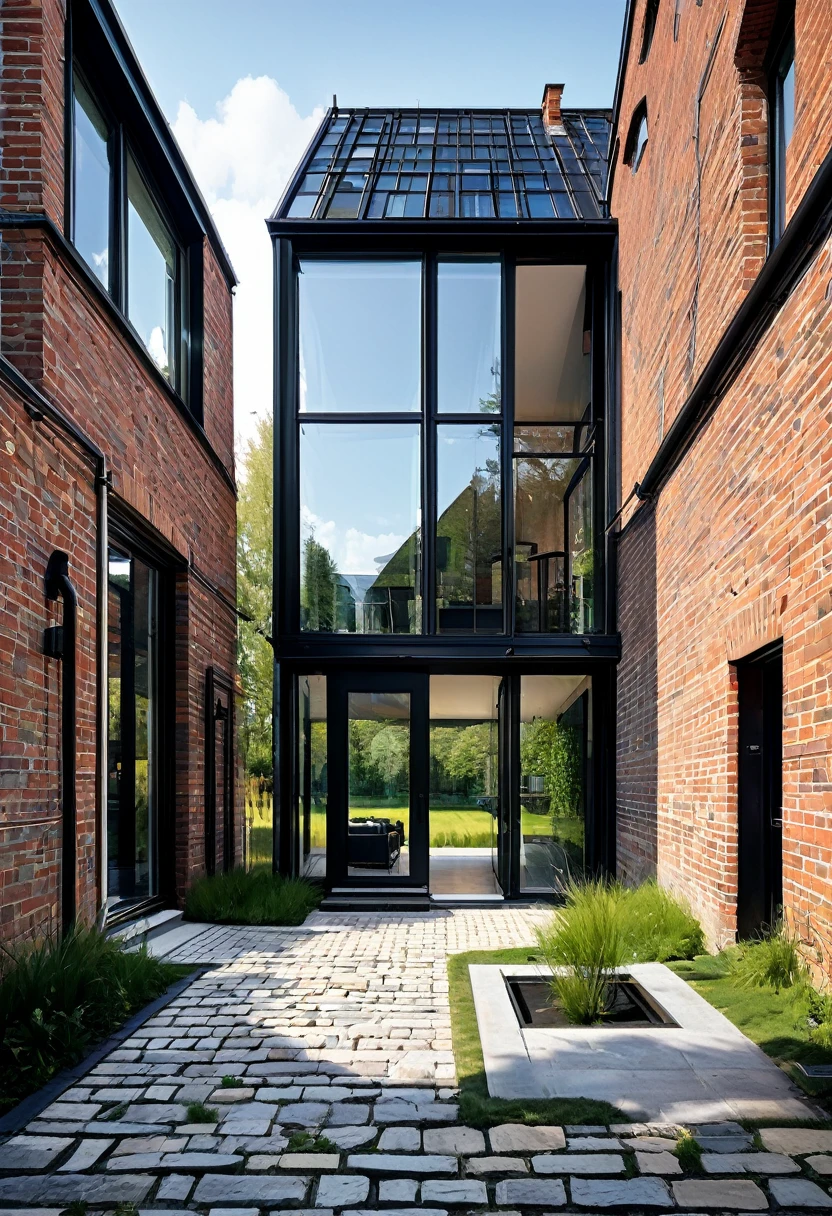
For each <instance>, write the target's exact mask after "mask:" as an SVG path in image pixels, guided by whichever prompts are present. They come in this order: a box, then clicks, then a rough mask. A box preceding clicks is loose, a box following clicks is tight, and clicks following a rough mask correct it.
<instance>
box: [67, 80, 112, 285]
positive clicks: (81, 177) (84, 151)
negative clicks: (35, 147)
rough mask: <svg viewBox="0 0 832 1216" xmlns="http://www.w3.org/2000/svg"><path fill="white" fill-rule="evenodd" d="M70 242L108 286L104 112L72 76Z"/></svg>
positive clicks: (106, 161)
mask: <svg viewBox="0 0 832 1216" xmlns="http://www.w3.org/2000/svg"><path fill="white" fill-rule="evenodd" d="M74 100H75V104H74V107H73V117H74V123H75V130H74V140H75V146H74V150H73V153H74V158H73V171H74V179H73V213H72V243H73V244H74V245H75V248H76V249H77V250H78V252H79V253H80V255H81V257H82V258H83V259H84V261H85V262H86V263H87V265H88V266H89V268H90V270H92V272H93V274H94V275H95V277H96V278H97V279H98V280H99V281H100V282H101V283H103V285H104V286H105V287H109V282H110V279H109V272H110V158H109V154H108V149H107V141H108V138H109V130H108V128H107V123H106V121H105V119H104V116H103V114H102V113H101V111H100V110H99V109H98V107H97V106H96V104H95V102H94V101H93V99H92V98H91V97H90V95H89V93H88V92H87V90H86V89H85V88H84V86H83V84H82V82H81V81H80V80H79V79H78V77H77V76H76V77H75V99H74Z"/></svg>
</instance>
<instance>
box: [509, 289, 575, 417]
mask: <svg viewBox="0 0 832 1216" xmlns="http://www.w3.org/2000/svg"><path fill="white" fill-rule="evenodd" d="M515 291H516V304H515V339H514V418H515V421H516V422H546V423H552V422H567V421H573V422H578V421H580V420H581V419H584V418H586V417H588V411H589V407H590V336H591V326H590V320H589V314H588V310H587V292H586V267H585V266H548V265H532V266H525V265H520V266H518V267H517V278H516V287H515Z"/></svg>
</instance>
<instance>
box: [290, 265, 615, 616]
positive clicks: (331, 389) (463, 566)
mask: <svg viewBox="0 0 832 1216" xmlns="http://www.w3.org/2000/svg"><path fill="white" fill-rule="evenodd" d="M505 273H506V272H505V270H504V266H503V262H502V260H501V259H499V258H497V257H491V258H482V257H471V258H463V257H447V258H438V259H436V260H435V261H434V260H433V259H430V258H429V259H426V261H425V262H424V264H423V263H422V262H421V261H417V260H415V259H414V260H404V259H401V258H399V259H396V258H391V259H382V258H378V259H375V260H359V259H346V258H344V259H339V260H327V259H313V258H305V259H303V260H302V262H301V264H300V266H299V273H298V320H299V335H298V384H297V389H298V414H297V419H296V423H297V427H298V441H299V474H300V502H299V512H300V529H299V533H300V534H299V537H298V545H299V550H298V563H299V575H300V578H299V586H300V604H299V605H298V606H297V607H299V609H300V627H301V629H302V630H303V631H305V632H327V633H358V634H362V633H403V634H417V633H422V632H430V633H440V634H448V633H456V634H492V635H493V634H503V633H506V632H514V631H517V632H520V633H547V634H552V633H585V632H589V631H591V630H592V629H594V628H595V609H594V597H593V591H594V588H595V586H596V585H597V579H596V577H595V574H596V572H595V538H594V530H593V461H594V456H595V447H594V445H595V444H596V442H597V435H598V425H597V420H596V419H595V418H594V415H593V408H592V402H591V374H590V368H591V362H592V356H591V322H590V314H591V300H590V292H589V291H588V288H587V272H586V267H585V266H572V265H553V264H525V263H524V264H518V265H516V266H514V267H510V268H509V273H510V274H511V275H513V276H514V293H513V294H514V299H515V316H514V319H513V320H514V324H513V326H512V329H513V332H514V334H515V339H514V342H515V348H514V351H513V352H509V353H510V355H511V356H512V357H511V361H510V363H509V366H510V367H511V368H512V370H513V376H512V378H513V385H512V392H511V393H510V394H508V400H507V399H506V394H505V393H504V391H503V390H504V385H503V383H502V375H501V366H502V363H503V360H504V357H505V356H504V350H503V347H504V342H505V336H504V333H503V319H502V318H503V314H504V299H505V298H506V294H507V293H506V292H505V291H504V277H505ZM508 294H509V295H510V292H509V293H508ZM423 315H424V316H425V317H426V320H427V325H426V328H425V327H424V326H423V320H422V318H423ZM423 328H425V332H423ZM423 369H424V370H423ZM507 409H508V410H510V411H512V413H513V421H512V415H511V414H508V415H507ZM426 496H427V497H426ZM423 512H424V515H423ZM512 521H513V525H512ZM423 597H428V598H427V599H426V601H425V602H426V605H427V608H426V611H425V612H424V613H423V610H422V608H423ZM297 607H296V610H297Z"/></svg>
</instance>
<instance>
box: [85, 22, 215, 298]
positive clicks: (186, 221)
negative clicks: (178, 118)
mask: <svg viewBox="0 0 832 1216" xmlns="http://www.w3.org/2000/svg"><path fill="white" fill-rule="evenodd" d="M67 22H68V26H69V30H70V32H69V47H70V49H71V50H72V51H73V53H74V54H75V55H77V56H78V57H79V60H80V62H81V64H82V65H84V64H85V63H86V64H87V65H88V68H90V67H93V66H94V69H95V70H94V73H93V72H90V73H89V74H90V75H92V76H94V79H93V81H92V83H93V84H94V85H95V87H96V89H97V91H100V92H103V93H104V94H105V99H106V100H108V101H109V102H110V104H111V105H112V103H113V100H115V99H117V101H118V110H119V113H118V115H117V117H118V118H119V119H120V121H122V122H124V124H125V125H126V126H127V128H128V130H129V132H130V135H131V138H132V141H133V142H134V143H135V144H136V146H137V148H138V150H139V152H140V155H141V156H142V158H143V159H144V160H146V161H147V163H148V165H149V166H150V167H151V168H152V170H153V174H154V176H155V178H156V180H157V181H158V183H159V187H160V189H161V192H162V196H163V198H164V201H165V203H166V204H167V205H168V207H169V209H170V210H171V211H172V212H173V213H174V217H175V220H176V223H177V226H178V227H179V229H180V230H181V233H182V237H183V239H184V240H185V241H186V242H187V243H190V242H191V241H194V240H196V239H197V237H199V238H201V237H203V236H207V238H208V240H209V242H210V244H211V247H212V249H213V251H214V253H215V255H216V258H217V261H218V263H219V265H220V268H221V270H222V272H223V275H224V276H225V279H226V281H227V283H228V285H229V287H234V286H236V284H237V276H236V275H235V273H234V267H233V266H232V265H231V259H230V258H229V256H228V252H227V250H226V249H225V247H224V245H223V243H222V238H221V237H220V235H219V232H218V230H217V227H216V224H215V223H214V221H213V219H212V217H211V212H210V210H209V208H208V204H207V203H206V201H205V199H204V198H203V196H202V193H201V192H200V189H199V187H198V186H197V184H196V181H195V179H194V177H193V175H192V173H191V170H190V168H189V167H188V164H187V162H186V160H185V158H184V156H183V155H182V152H181V151H180V148H179V145H178V144H177V142H176V139H175V138H174V136H173V133H172V131H171V129H170V127H169V125H168V123H167V121H166V119H165V117H164V114H163V113H162V110H161V108H160V106H159V104H158V102H157V101H156V98H155V97H154V96H153V92H152V90H151V88H150V85H149V84H148V82H147V79H146V77H145V75H144V73H143V71H142V69H141V66H140V64H139V61H138V59H137V57H136V53H135V51H134V50H133V47H132V46H131V44H130V40H129V38H128V37H127V34H126V32H125V29H124V27H123V25H122V24H121V21H120V20H119V17H118V15H117V13H116V11H115V8H114V7H113V5H112V3H111V0H72V2H71V5H70V8H69V15H68V18H67ZM71 70H72V60H71V59H69V60H68V62H67V71H68V73H69V74H70V76H71ZM70 89H71V84H70ZM69 95H71V94H69Z"/></svg>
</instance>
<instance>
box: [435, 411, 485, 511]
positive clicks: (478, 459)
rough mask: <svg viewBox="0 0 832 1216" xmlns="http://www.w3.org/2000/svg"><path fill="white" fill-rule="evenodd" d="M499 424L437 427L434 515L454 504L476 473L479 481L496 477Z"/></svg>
mask: <svg viewBox="0 0 832 1216" xmlns="http://www.w3.org/2000/svg"><path fill="white" fill-rule="evenodd" d="M494 430H496V431H497V432H499V427H496V428H494V429H492V428H491V427H490V426H468V425H467V424H463V425H461V426H440V427H437V429H436V437H437V447H438V450H437V483H436V497H437V516H441V514H442V512H443V511H445V510H447V508H448V507H449V506H451V504H452V503H454V502H455V501H456V500H457V498H459V496H460V494H461V493H462V491H463V490H464V489H466V487H467V486H469V485H470V484H471V479H472V477H473V476H474V474H475V471H476V472H477V473H478V475H479V477H480V478H481V479H482V481H483V482H484V481H491V480H492V479H494V478H495V477H496V478H497V479H499V462H500V439H499V433H498V434H495V433H494Z"/></svg>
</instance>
